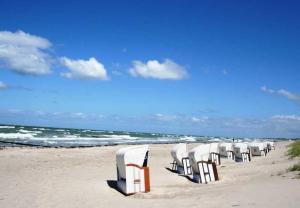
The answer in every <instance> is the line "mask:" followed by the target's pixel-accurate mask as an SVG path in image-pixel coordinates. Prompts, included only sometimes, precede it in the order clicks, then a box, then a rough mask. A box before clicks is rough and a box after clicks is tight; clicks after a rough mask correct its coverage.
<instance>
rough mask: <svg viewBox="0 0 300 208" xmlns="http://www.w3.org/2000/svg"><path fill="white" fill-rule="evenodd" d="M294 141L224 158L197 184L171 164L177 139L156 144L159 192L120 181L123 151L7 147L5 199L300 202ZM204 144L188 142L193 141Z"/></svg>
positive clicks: (89, 203)
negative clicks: (247, 156)
mask: <svg viewBox="0 0 300 208" xmlns="http://www.w3.org/2000/svg"><path fill="white" fill-rule="evenodd" d="M287 144H288V142H279V143H277V146H276V150H275V151H271V152H270V153H269V154H268V155H267V157H264V156H262V157H254V158H253V160H252V161H251V162H250V163H234V162H232V161H229V160H227V159H222V165H221V166H218V172H219V177H220V181H217V182H212V183H210V184H196V183H193V182H191V181H189V180H188V179H186V178H185V177H183V176H178V175H177V174H175V173H172V172H170V171H169V170H167V169H166V168H167V167H170V166H171V165H170V162H171V161H172V159H171V156H170V149H171V147H172V146H173V145H171V144H166V145H150V158H149V167H150V180H151V192H150V193H139V194H135V195H131V196H127V197H126V196H124V195H122V194H121V193H119V192H118V191H117V190H115V189H114V185H115V180H116V164H115V152H116V151H117V150H118V149H119V148H121V147H122V146H111V147H94V148H74V149H65V148H61V149H55V148H44V149H42V148H41V149H34V148H5V149H3V150H0V207H3V208H9V207H14V208H18V207H22V208H24V207H25V208H26V207H31V208H34V207H56V208H61V207H62V208H66V207H70V208H71V207H72V208H76V207H89V208H90V207H109V208H114V207H130V206H132V207H136V208H137V207H181V208H182V207H281V208H283V207H297V208H298V207H300V179H295V173H286V169H287V168H288V167H290V166H291V165H292V164H293V163H295V162H296V161H294V160H289V159H287V157H286V156H285V152H286V145H287ZM195 145H196V144H190V145H188V147H189V148H191V147H192V146H195Z"/></svg>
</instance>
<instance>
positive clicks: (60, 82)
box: [0, 0, 300, 137]
mask: <svg viewBox="0 0 300 208" xmlns="http://www.w3.org/2000/svg"><path fill="white" fill-rule="evenodd" d="M0 4H1V7H0V99H1V102H0V123H11V124H27V125H45V126H57V127H80V128H95V129H110V130H129V131H149V132H168V133H185V134H199V135H216V136H218V135H219V136H247V137H300V82H299V80H300V65H299V60H300V42H299V37H300V15H299V12H298V11H299V9H300V3H299V2H298V1H281V2H279V1H243V2H241V1H176V0H175V1H174V0H172V1H76V2H73V3H72V4H70V3H68V2H61V1H47V2H39V1H36V2H35V1H26V2H19V1H3V0H1V1H0Z"/></svg>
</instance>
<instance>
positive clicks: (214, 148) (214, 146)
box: [209, 143, 221, 165]
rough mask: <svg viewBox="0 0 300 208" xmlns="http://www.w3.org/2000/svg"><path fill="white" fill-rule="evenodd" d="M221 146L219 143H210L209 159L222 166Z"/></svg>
mask: <svg viewBox="0 0 300 208" xmlns="http://www.w3.org/2000/svg"><path fill="white" fill-rule="evenodd" d="M219 145H220V144H219V143H210V147H209V159H210V160H211V161H213V162H215V163H216V165H221V157H220V150H219Z"/></svg>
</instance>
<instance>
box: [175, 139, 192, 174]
mask: <svg viewBox="0 0 300 208" xmlns="http://www.w3.org/2000/svg"><path fill="white" fill-rule="evenodd" d="M171 156H172V158H173V163H171V164H172V170H174V171H176V172H177V173H178V174H183V175H190V174H192V169H191V166H190V161H189V157H188V154H187V151H186V144H184V143H179V144H176V145H175V146H174V147H173V148H172V150H171Z"/></svg>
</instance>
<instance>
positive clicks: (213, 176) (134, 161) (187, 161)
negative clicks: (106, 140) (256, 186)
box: [116, 141, 275, 195]
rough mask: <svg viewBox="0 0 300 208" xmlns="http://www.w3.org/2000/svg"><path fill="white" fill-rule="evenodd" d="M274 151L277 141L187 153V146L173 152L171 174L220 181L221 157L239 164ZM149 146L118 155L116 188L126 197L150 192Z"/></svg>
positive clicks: (211, 146) (217, 146)
mask: <svg viewBox="0 0 300 208" xmlns="http://www.w3.org/2000/svg"><path fill="white" fill-rule="evenodd" d="M272 149H273V150H275V146H274V142H270V141H268V142H251V143H246V142H243V143H210V144H201V145H198V146H196V147H195V148H193V149H191V150H190V151H187V145H186V144H185V143H179V144H176V145H175V146H174V147H173V148H172V149H171V156H172V158H173V162H172V163H171V165H172V171H173V172H176V173H178V174H180V175H184V176H187V177H191V180H192V181H194V182H196V183H209V182H211V181H217V180H219V176H218V171H217V166H219V165H221V158H228V159H230V160H234V161H236V162H250V161H251V158H252V156H266V155H267V154H268V152H269V151H271V150H272ZM148 153H149V146H148V145H134V146H130V147H125V148H121V149H119V150H118V151H117V153H116V163H117V188H118V189H119V190H120V191H121V192H122V193H124V194H125V195H130V194H134V193H137V192H149V191H150V172H149V167H148V165H147V164H148Z"/></svg>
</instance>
